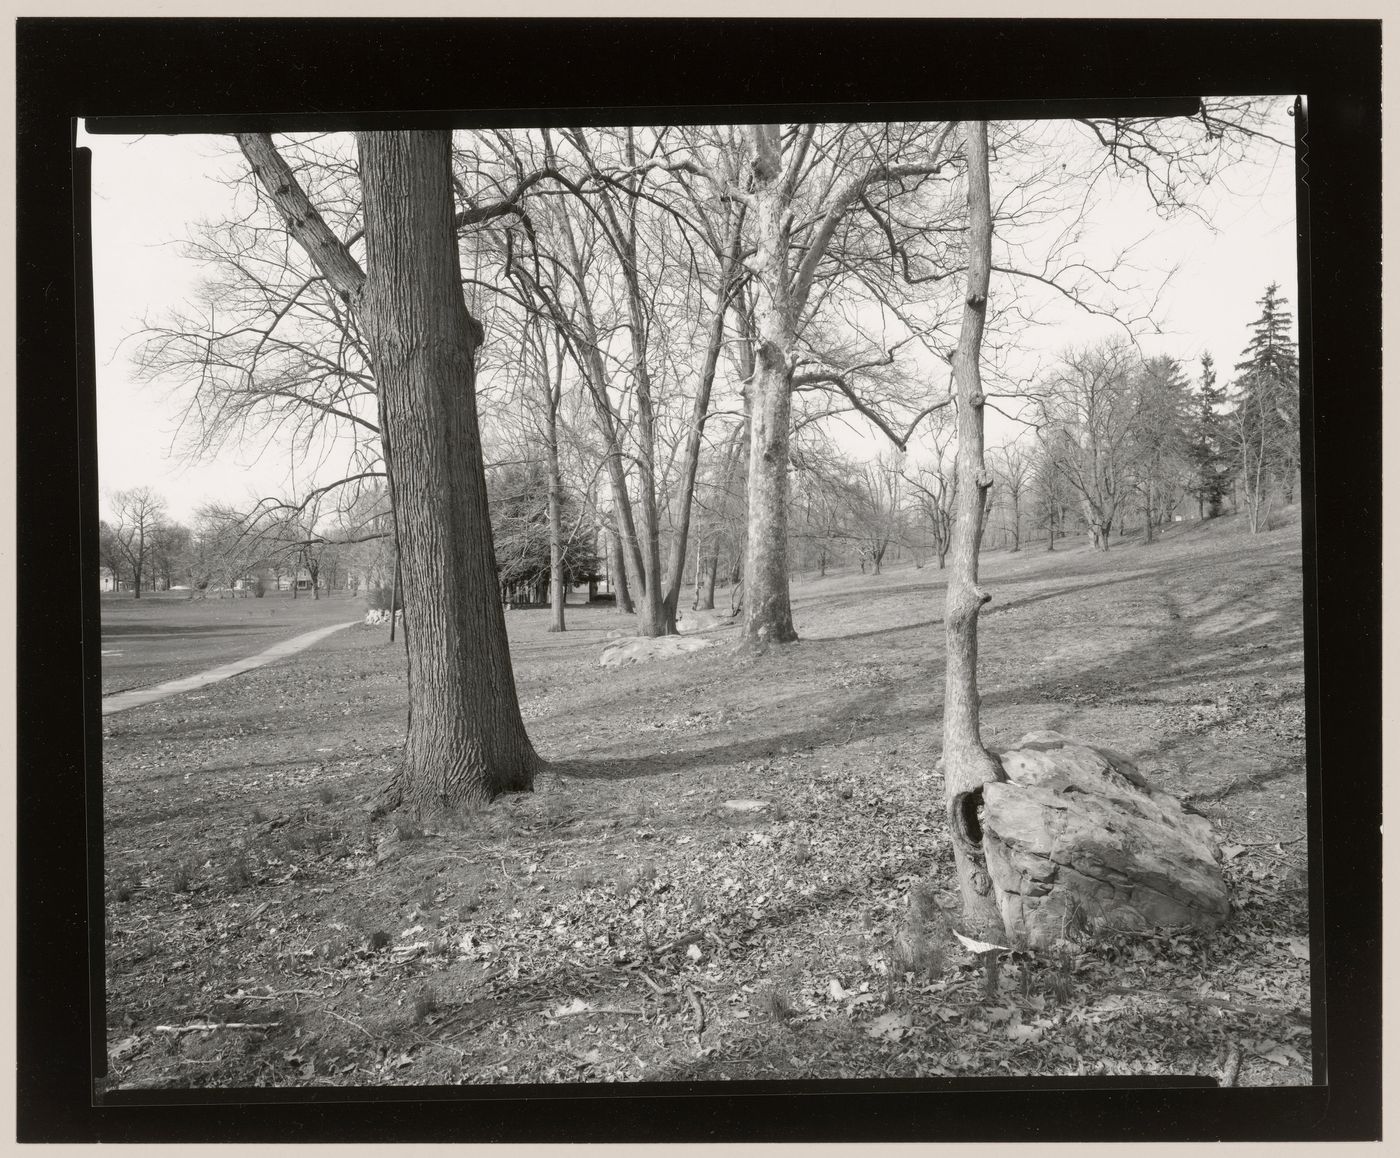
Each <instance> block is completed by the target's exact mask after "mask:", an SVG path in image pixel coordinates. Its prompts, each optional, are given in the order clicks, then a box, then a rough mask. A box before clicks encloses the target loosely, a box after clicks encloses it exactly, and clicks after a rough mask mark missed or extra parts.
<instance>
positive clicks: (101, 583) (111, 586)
mask: <svg viewBox="0 0 1400 1158" xmlns="http://www.w3.org/2000/svg"><path fill="white" fill-rule="evenodd" d="M97 589H98V590H99V591H115V590H116V589H117V577H116V575H115V574H114V573H113V571H112V569H111V568H110V567H99V568H98V569H97Z"/></svg>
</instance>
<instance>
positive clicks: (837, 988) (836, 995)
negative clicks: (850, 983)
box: [827, 977, 847, 1001]
mask: <svg viewBox="0 0 1400 1158" xmlns="http://www.w3.org/2000/svg"><path fill="white" fill-rule="evenodd" d="M827 992H828V993H830V994H831V999H832V1000H833V1001H842V1000H844V999H845V997H846V993H847V991H846V990H845V989H843V988H842V986H841V982H839V981H838V980H837V979H836V978H835V977H833V978H832V979H831V984H830V985H828V986H827Z"/></svg>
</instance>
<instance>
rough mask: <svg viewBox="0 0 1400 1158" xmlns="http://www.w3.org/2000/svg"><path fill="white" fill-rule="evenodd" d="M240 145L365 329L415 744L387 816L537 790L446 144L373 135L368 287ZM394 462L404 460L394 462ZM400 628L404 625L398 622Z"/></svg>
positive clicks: (267, 149) (288, 182)
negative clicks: (504, 604)
mask: <svg viewBox="0 0 1400 1158" xmlns="http://www.w3.org/2000/svg"><path fill="white" fill-rule="evenodd" d="M238 141H239V145H240V147H241V148H242V149H243V152H244V154H245V156H247V158H248V160H249V162H250V163H251V164H252V166H253V172H254V174H255V175H256V176H257V178H258V179H259V181H260V182H261V183H262V185H263V187H264V189H265V190H266V191H267V194H268V196H269V198H270V199H271V200H272V202H273V204H274V205H276V206H277V209H278V211H279V212H280V213H281V215H282V217H283V219H284V221H286V223H287V228H288V230H289V232H290V233H291V234H292V235H293V237H295V238H296V239H297V241H298V242H299V243H301V245H302V246H303V248H305V250H306V251H307V253H308V255H309V256H310V257H311V259H312V260H313V261H314V262H315V263H316V265H317V266H318V267H319V269H320V271H321V273H322V274H323V275H324V276H325V277H326V280H327V281H328V282H329V283H330V285H331V286H332V288H333V289H335V290H336V292H337V293H339V294H340V295H341V296H342V298H343V299H344V300H345V301H346V302H347V303H349V304H350V305H351V307H352V308H353V309H354V310H355V311H356V313H357V315H358V316H359V319H360V322H361V325H362V327H363V329H364V332H365V335H366V338H367V340H368V344H369V348H370V354H371V357H372V359H373V362H374V368H375V377H376V379H377V384H378V388H379V406H380V429H381V430H382V431H383V432H384V440H385V459H386V465H387V470H388V476H389V489H390V496H391V501H392V503H393V507H394V512H395V521H396V523H397V530H398V538H399V548H400V551H401V558H402V572H403V574H402V582H403V603H404V616H405V623H406V625H409V624H411V625H412V630H411V631H405V633H404V636H405V644H406V650H407V654H408V696H409V714H408V738H407V743H406V745H405V750H404V756H403V760H402V762H401V763H400V765H399V767H398V769H397V771H396V772H395V774H394V777H393V779H392V781H391V783H390V784H389V786H388V788H387V789H386V791H385V793H384V795H383V797H382V798H381V799H380V801H379V802H378V805H377V809H378V810H380V811H382V810H385V809H388V808H393V807H399V806H402V807H404V808H405V809H407V810H408V811H409V812H410V813H413V814H417V815H420V816H421V815H425V814H429V813H434V812H439V811H442V810H445V809H451V808H456V807H458V806H461V805H471V804H479V803H484V802H486V801H488V800H490V799H491V798H492V797H494V796H496V795H498V794H499V793H502V792H508V791H520V790H527V789H529V788H530V787H531V786H532V783H533V779H534V774H535V771H536V769H537V767H538V765H539V758H538V757H537V756H536V755H535V752H534V749H533V748H532V747H531V745H530V741H529V739H528V738H527V736H526V734H525V728H524V725H523V724H522V722H521V719H520V708H519V704H518V701H517V699H516V694H515V678H514V675H513V672H512V670H511V661H510V650H509V646H508V643H507V640H506V631H505V617H504V614H503V612H502V610H501V603H500V599H499V596H498V588H497V582H496V559H495V551H494V549H493V547H492V542H491V519H490V515H489V512H488V510H487V503H486V479H485V473H484V470H483V468H482V458H481V444H480V437H479V434H478V430H477V419H476V398H475V386H476V380H475V374H476V371H475V348H476V344H477V342H478V341H480V336H481V329H480V326H479V325H478V324H477V323H476V322H475V321H474V319H472V318H471V316H470V315H469V314H468V313H467V307H466V303H465V301H464V300H463V298H462V290H461V283H460V278H461V273H460V270H459V268H458V258H457V243H456V235H455V230H454V225H453V204H452V170H451V161H450V157H451V135H450V134H449V133H448V132H445V131H443V132H436V131H434V132H406V133H378V132H372V133H361V134H359V136H358V144H359V150H360V171H361V180H362V182H363V187H364V216H365V242H366V254H367V264H368V275H366V273H365V272H364V271H362V270H361V269H360V267H359V265H358V263H357V262H356V261H355V259H354V257H353V256H352V255H351V254H350V251H349V249H348V248H347V247H346V246H345V245H344V244H343V243H342V242H340V240H339V239H338V238H336V237H335V235H334V234H333V233H331V231H330V229H329V228H328V227H327V226H326V224H325V220H324V219H323V218H322V217H321V216H320V214H318V213H317V212H316V210H315V208H314V207H313V206H312V205H311V204H310V202H309V201H308V200H307V198H306V195H305V193H304V192H303V191H302V189H301V187H300V185H299V184H298V182H297V180H296V177H295V175H294V174H293V173H292V171H291V170H290V168H289V167H288V166H287V164H286V162H285V161H283V159H282V158H281V156H280V155H279V154H278V153H277V151H276V149H275V147H274V146H273V144H272V141H271V138H270V137H268V136H266V135H265V134H240V136H239V138H238ZM390 447H392V454H390V453H389V449H390ZM390 614H391V622H392V609H391V611H390Z"/></svg>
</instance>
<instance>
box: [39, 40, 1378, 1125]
mask: <svg viewBox="0 0 1400 1158" xmlns="http://www.w3.org/2000/svg"><path fill="white" fill-rule="evenodd" d="M16 79H17V90H16V91H17V125H18V140H17V196H18V204H17V233H18V237H17V256H18V281H17V287H16V289H17V297H18V300H17V322H18V330H17V337H18V344H17V345H18V349H17V360H18V374H17V379H16V382H17V406H16V421H17V430H18V439H17V442H18V456H17V469H18V491H17V513H18V524H17V531H18V546H19V555H18V559H17V580H18V589H17V592H16V604H15V614H16V616H17V618H18V635H17V643H18V657H17V658H18V664H19V668H18V677H19V678H18V702H17V705H16V706H17V720H18V725H19V731H18V735H17V742H18V756H19V760H18V768H17V798H18V813H17V817H16V819H17V834H16V835H17V851H18V854H19V855H18V865H19V880H18V905H17V915H18V930H17V953H18V956H17V964H18V969H17V982H18V986H19V994H18V998H19V1000H18V1005H17V1009H18V1018H17V1047H18V1075H17V1077H18V1089H17V1103H16V1108H17V1123H18V1130H19V1138H20V1140H22V1141H40V1140H49V1141H75V1142H76V1141H96V1140H103V1141H109V1142H131V1141H141V1140H159V1141H167V1142H176V1141H179V1142H193V1141H242V1142H255V1141H280V1142H288V1141H353V1142H388V1141H405V1142H406V1141H476V1142H508V1141H537V1142H544V1141H574V1142H585V1141H611V1142H645V1141H714V1142H719V1141H753V1142H767V1141H830V1142H843V1141H844V1142H855V1141H877V1140H878V1141H886V1142H893V1141H1013V1140H1036V1141H1047V1142H1051V1141H1081V1142H1089V1141H1123V1142H1127V1141H1139V1142H1165V1141H1232V1140H1235V1141H1244V1140H1251V1141H1255V1140H1257V1141H1266V1140H1279V1141H1306V1140H1315V1141H1321V1140H1362V1139H1370V1138H1375V1137H1378V1136H1379V1133H1380V1024H1381V1017H1380V976H1381V974H1380V933H1381V921H1380V908H1381V907H1380V877H1381V873H1380V822H1381V810H1380V784H1381V762H1380V755H1381V753H1380V718H1381V717H1380V575H1381V571H1380V460H1381V422H1380V309H1381V294H1380V156H1381V154H1380V140H1381V130H1380V23H1379V22H1378V21H1234V20H1220V21H1160V20H1124V21H1112V22H1105V21H1072V20H987V21H964V20H938V21H904V20H752V21H730V20H698V19H675V20H635V19H634V20H599V19H579V20H436V19H417V20H387V19H386V20H380V19H375V20H297V19H293V20H251V19H217V20H200V19H154V20H152V19H106V18H101V19H23V20H21V21H19V22H18V25H17V31H16ZM1230 93H1250V94H1254V93H1261V94H1262V93H1279V94H1285V95H1294V94H1298V95H1301V96H1303V97H1305V98H1306V117H1307V126H1306V128H1307V136H1306V140H1305V141H1304V142H1303V146H1304V147H1303V150H1302V151H1300V157H1299V164H1300V174H1301V177H1302V183H1303V187H1302V188H1301V189H1300V193H1301V194H1302V195H1303V196H1301V197H1300V215H1299V217H1300V237H1299V257H1300V260H1299V300H1298V303H1297V307H1298V315H1299V319H1300V355H1301V364H1302V367H1303V375H1304V377H1303V388H1304V414H1303V416H1304V423H1305V439H1304V460H1303V467H1304V490H1305V500H1307V499H1309V498H1310V500H1311V501H1305V507H1304V519H1303V537H1304V544H1305V547H1304V554H1305V560H1306V563H1307V565H1306V567H1305V572H1306V580H1305V616H1306V618H1307V624H1306V627H1307V634H1308V643H1309V652H1308V672H1307V677H1308V720H1309V724H1308V763H1309V855H1310V862H1311V865H1312V876H1311V890H1312V891H1311V912H1312V921H1313V933H1312V940H1313V950H1314V963H1315V964H1314V1002H1313V1013H1314V1024H1313V1028H1314V1048H1315V1051H1316V1054H1317V1056H1318V1058H1319V1060H1320V1061H1321V1062H1322V1063H1323V1065H1322V1067H1321V1068H1319V1071H1318V1076H1317V1080H1318V1081H1319V1083H1322V1084H1318V1085H1314V1086H1311V1087H1301V1088H1299V1087H1292V1088H1278V1089H1246V1090H1240V1089H1232V1090H1216V1089H1200V1088H1195V1089H1191V1088H1171V1087H1170V1084H1169V1083H1154V1084H1150V1085H1148V1084H1143V1083H1142V1082H1133V1083H1126V1085H1127V1086H1129V1087H1131V1088H1123V1087H1124V1085H1125V1083H1075V1082H1073V1081H1069V1080H1064V1079H1056V1080H1050V1081H1046V1080H1031V1079H1008V1080H1006V1081H1000V1080H991V1081H960V1082H949V1083H940V1082H936V1081H927V1082H916V1081H899V1082H893V1081H891V1082H849V1081H833V1082H810V1083H808V1082H802V1083H768V1084H764V1083H734V1084H731V1083H699V1084H693V1085H691V1084H686V1085H679V1086H676V1085H656V1086H650V1085H637V1086H597V1087H594V1086H577V1087H557V1086H544V1087H540V1086H536V1087H464V1088H462V1089H460V1090H452V1091H440V1090H412V1089H408V1090H405V1089H397V1088H395V1089H377V1088H361V1089H357V1090H352V1091H347V1090H340V1089H336V1090H328V1089H326V1090H293V1091H277V1090H273V1091H224V1092H223V1093H225V1094H227V1095H228V1096H227V1097H226V1098H224V1099H221V1100H220V1101H219V1103H218V1104H210V1103H211V1102H212V1101H213V1100H214V1098H215V1096H216V1095H218V1094H219V1093H220V1092H219V1091H191V1092H190V1094H189V1096H188V1097H186V1096H184V1095H183V1094H182V1092H179V1091H162V1092H161V1093H160V1096H159V1098H158V1100H159V1101H160V1102H161V1103H162V1104H159V1105H151V1104H146V1105H137V1104H131V1103H127V1104H122V1103H121V1102H120V1101H119V1100H118V1099H111V1100H109V1101H108V1102H107V1103H105V1104H103V1105H94V1099H93V1086H92V1078H93V1076H94V1074H95V1073H96V1072H100V1069H96V1068H95V1067H101V1066H103V1065H105V1057H104V1055H103V1052H102V1039H103V1036H104V1035H103V1034H102V1032H101V1028H102V1027H101V1023H102V1017H101V1013H102V1009H103V994H102V980H101V953H102V935H101V921H100V919H99V920H97V921H95V922H94V921H92V920H91V919H90V918H91V916H92V914H93V913H94V912H96V913H98V914H99V915H100V906H101V899H102V892H103V889H102V879H101V825H100V816H101V811H100V807H101V805H100V789H101V776H100V751H101V727H100V715H99V710H98V702H99V700H100V685H99V680H98V672H97V666H96V661H97V648H98V643H97V640H98V633H99V619H98V613H97V596H96V583H95V581H94V578H95V573H96V562H95V539H96V523H97V480H96V417H95V416H96V407H95V399H94V396H93V388H92V385H91V384H92V381H93V366H94V360H93V349H92V343H93V337H92V318H91V311H92V303H91V297H90V293H89V294H87V295H86V296H85V295H84V294H83V293H79V292H78V290H79V288H80V287H82V286H83V285H84V284H85V283H84V280H83V279H84V277H85V276H86V277H87V278H88V281H89V282H90V271H87V270H86V263H87V261H88V257H87V252H88V251H87V249H86V245H87V235H86V228H87V225H86V223H87V215H88V210H87V202H86V168H85V166H86V156H85V153H84V152H83V151H81V150H75V149H74V148H73V139H74V138H73V133H74V125H75V119H78V118H94V120H92V121H91V122H90V127H91V128H93V129H94V130H103V129H106V130H108V131H133V130H136V131H156V132H159V131H167V132H169V131H175V130H176V126H178V127H180V128H181V129H183V131H230V130H231V128H232V127H233V126H234V125H235V124H236V126H237V127H238V128H243V129H249V128H266V127H269V126H272V125H276V126H277V127H279V128H284V129H288V128H300V127H307V128H309V127H313V126H314V127H318V128H334V127H345V128H349V127H366V126H369V127H375V126H384V125H388V124H393V125H404V124H409V123H412V124H418V125H422V124H430V123H434V124H443V123H450V124H469V123H472V120H473V116H478V117H480V118H482V119H485V120H488V121H489V122H491V123H519V124H531V123H533V124H538V123H547V122H550V121H554V122H555V123H557V122H558V120H562V119H564V118H566V117H569V116H571V115H572V116H573V117H575V118H577V119H581V120H586V121H587V122H590V123H604V122H616V121H626V120H632V121H660V122H663V123H664V122H666V121H675V120H680V119H689V120H707V121H733V120H742V121H751V120H755V119H768V118H776V117H783V116H785V117H788V118H791V117H792V116H794V115H795V114H798V113H799V112H800V115H801V116H802V117H803V118H804V119H805V118H815V119H833V120H836V119H869V120H887V119H895V118H899V117H904V116H911V115H933V114H934V109H933V104H934V103H935V102H937V104H938V114H939V115H942V116H957V115H973V114H980V115H983V116H991V115H1001V116H1006V115H1015V113H1016V112H1017V111H1018V110H1022V111H1025V110H1029V109H1032V108H1037V107H1038V108H1045V107H1046V106H1045V102H1047V101H1049V102H1062V101H1063V102H1090V103H1092V104H1094V105H1095V106H1096V107H1102V105H1101V102H1104V101H1109V102H1123V101H1126V100H1134V99H1137V100H1153V99H1160V98H1183V97H1184V98H1190V97H1192V96H1199V95H1203V94H1230ZM1052 107H1055V108H1059V109H1061V110H1067V109H1070V108H1072V107H1073V105H1072V104H1063V105H1061V104H1058V103H1056V104H1054V105H1053V106H1052ZM1124 107H1125V111H1126V106H1124ZM568 110H574V111H573V112H572V113H571V112H569V111H568ZM1041 115H1045V114H1044V113H1042V114H1041ZM130 118H137V120H131V119H130ZM229 118H236V120H231V119H229ZM1307 432H1310V434H1311V437H1310V438H1309V437H1307ZM94 906H96V907H95V908H94ZM1115 1085H1116V1086H1117V1088H1114V1086H1115ZM522 1102H528V1104H520V1103H522Z"/></svg>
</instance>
